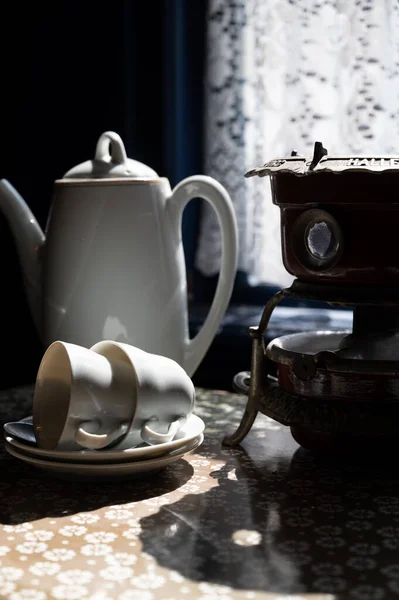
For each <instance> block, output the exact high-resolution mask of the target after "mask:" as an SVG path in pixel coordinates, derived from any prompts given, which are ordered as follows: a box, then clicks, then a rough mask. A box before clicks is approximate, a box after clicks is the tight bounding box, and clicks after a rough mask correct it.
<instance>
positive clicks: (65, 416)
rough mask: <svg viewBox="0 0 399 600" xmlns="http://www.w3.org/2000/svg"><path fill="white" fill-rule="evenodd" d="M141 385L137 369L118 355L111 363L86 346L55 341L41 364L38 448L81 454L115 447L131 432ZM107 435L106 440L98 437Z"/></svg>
mask: <svg viewBox="0 0 399 600" xmlns="http://www.w3.org/2000/svg"><path fill="white" fill-rule="evenodd" d="M119 355H120V358H122V357H123V358H124V353H123V352H122V351H120V352H119ZM135 386H136V383H135V374H134V372H133V369H132V368H131V366H130V365H129V364H127V363H126V361H125V360H118V352H117V351H115V352H114V353H113V360H112V359H111V360H108V359H107V358H106V357H105V356H102V355H101V354H99V353H96V352H92V351H91V350H88V349H87V348H83V347H82V346H77V345H75V344H70V343H65V342H61V341H56V342H53V343H52V344H51V345H50V346H49V347H48V348H47V350H46V352H45V354H44V356H43V358H42V361H41V363H40V367H39V370H38V374H37V378H36V385H35V392H34V398H33V426H34V430H35V436H36V440H37V444H38V446H39V447H40V448H43V449H46V450H54V449H55V448H57V449H59V450H61V449H62V450H81V449H82V447H84V448H92V449H97V448H103V447H104V446H105V445H108V444H111V443H112V442H114V441H115V440H117V439H118V438H120V437H121V436H123V435H124V434H126V433H127V431H128V430H129V426H130V423H131V420H132V418H133V415H134V413H135V402H136V400H135V389H136V387H135ZM103 432H106V433H107V435H106V440H105V438H104V437H103V436H102V437H101V436H100V437H98V436H97V437H93V435H92V434H94V433H103Z"/></svg>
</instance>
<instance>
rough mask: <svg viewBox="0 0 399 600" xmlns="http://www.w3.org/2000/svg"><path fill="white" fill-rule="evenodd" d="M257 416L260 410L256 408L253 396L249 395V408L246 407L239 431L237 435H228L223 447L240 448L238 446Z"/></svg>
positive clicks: (224, 439)
mask: <svg viewBox="0 0 399 600" xmlns="http://www.w3.org/2000/svg"><path fill="white" fill-rule="evenodd" d="M257 414H258V410H257V408H256V401H255V399H254V398H253V397H252V396H251V394H249V396H248V402H247V406H246V407H245V412H244V414H243V416H242V419H241V423H240V424H239V426H238V429H237V431H236V432H235V433H233V434H231V435H226V436H225V437H224V438H223V441H222V444H223V446H228V447H229V448H233V447H234V446H238V444H239V443H240V442H242V440H243V439H244V438H245V436H246V435H247V433H248V432H249V430H250V429H251V427H252V425H253V423H254V421H255V418H256V415H257Z"/></svg>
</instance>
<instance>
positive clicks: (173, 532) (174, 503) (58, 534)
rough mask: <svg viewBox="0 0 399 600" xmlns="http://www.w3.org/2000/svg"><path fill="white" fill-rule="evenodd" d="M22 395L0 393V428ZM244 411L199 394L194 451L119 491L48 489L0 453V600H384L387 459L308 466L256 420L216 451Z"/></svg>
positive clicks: (230, 398)
mask: <svg viewBox="0 0 399 600" xmlns="http://www.w3.org/2000/svg"><path fill="white" fill-rule="evenodd" d="M31 394H32V388H30V387H26V388H21V389H18V390H12V391H10V392H1V394H0V419H2V421H3V422H4V421H5V420H7V419H10V418H21V417H23V416H26V415H27V414H29V411H30V410H31ZM244 404H245V399H244V398H243V397H242V396H238V395H235V394H228V393H226V392H216V391H204V390H198V397H197V407H196V413H197V414H198V415H199V416H201V417H202V418H203V419H204V420H205V422H206V425H207V428H206V432H205V434H206V435H205V441H204V443H203V445H202V446H201V447H200V448H199V449H198V450H197V451H196V452H195V454H192V455H189V456H187V457H185V458H184V459H182V460H180V461H178V462H177V463H175V464H174V465H171V466H170V467H168V468H167V469H166V470H164V471H163V472H161V473H158V474H153V475H149V476H147V477H144V478H137V479H132V480H129V481H127V482H115V483H112V484H111V483H106V484H105V483H103V484H98V483H95V484H93V483H86V482H84V483H75V482H69V481H63V480H59V479H55V478H53V477H50V476H49V475H47V474H46V473H43V472H41V471H38V470H35V469H34V468H32V467H30V466H29V465H26V464H24V463H22V462H20V461H18V460H17V459H15V458H13V457H11V456H9V455H8V454H7V453H6V452H5V451H4V450H3V448H1V451H0V452H1V453H0V460H1V479H0V498H1V505H0V508H1V510H0V598H7V599H8V598H10V600H47V599H52V598H55V599H57V600H75V599H76V600H85V599H90V600H114V599H117V600H136V599H137V600H158V599H162V600H176V599H177V598H189V597H190V596H191V597H192V598H198V599H199V600H212V599H215V600H231V599H232V598H255V599H256V598H262V599H265V598H279V599H282V598H287V599H288V598H289V600H294V599H298V600H299V598H314V599H317V598H323V599H326V598H328V599H329V600H330V599H331V600H333V599H344V598H353V599H354V600H380V599H383V598H393V597H395V596H396V594H398V593H399V560H398V558H397V556H398V550H399V478H396V477H395V473H394V471H393V469H394V464H395V463H394V462H393V463H392V464H388V461H387V462H386V464H382V463H380V462H377V463H376V464H373V465H371V464H369V463H368V464H357V465H356V464H351V463H350V461H349V457H348V461H346V462H345V463H343V462H341V463H340V464H339V463H337V462H335V463H332V462H331V461H330V462H326V461H324V460H321V459H316V458H314V457H312V456H311V455H310V454H308V453H307V452H305V451H304V450H302V449H300V448H299V447H298V445H297V444H296V443H295V442H294V441H293V440H292V438H291V436H290V433H289V430H288V429H287V428H286V427H283V426H281V425H279V424H278V423H276V422H274V421H272V420H270V419H268V418H267V417H265V416H263V415H259V416H258V417H257V420H256V422H255V425H254V427H253V428H252V430H251V432H250V433H249V435H248V436H247V438H246V439H245V440H244V442H243V444H242V447H240V448H239V449H227V448H223V447H222V446H221V439H222V437H223V436H224V434H225V433H226V432H227V431H233V430H234V428H235V427H236V425H237V424H238V422H239V420H240V418H241V415H242V411H243V407H244ZM389 458H391V457H389Z"/></svg>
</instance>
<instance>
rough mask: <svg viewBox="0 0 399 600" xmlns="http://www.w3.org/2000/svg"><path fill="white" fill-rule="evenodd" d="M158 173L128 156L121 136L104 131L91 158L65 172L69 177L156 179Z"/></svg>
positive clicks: (65, 177)
mask: <svg viewBox="0 0 399 600" xmlns="http://www.w3.org/2000/svg"><path fill="white" fill-rule="evenodd" d="M158 177H159V176H158V174H157V173H156V172H155V171H154V170H153V169H151V168H150V167H148V166H147V165H145V164H144V163H141V162H139V161H137V160H133V159H131V158H128V157H127V155H126V150H125V146H124V144H123V141H122V139H121V137H120V136H119V135H118V134H117V133H115V132H114V131H105V132H104V133H103V134H102V135H101V136H100V137H99V139H98V142H97V146H96V153H95V157H94V159H93V160H87V161H86V162H83V163H81V164H79V165H77V166H75V167H73V168H72V169H70V170H69V171H67V173H65V175H64V176H63V180H70V179H110V178H111V179H117V178H119V179H120V178H125V179H158Z"/></svg>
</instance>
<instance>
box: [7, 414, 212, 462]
mask: <svg viewBox="0 0 399 600" xmlns="http://www.w3.org/2000/svg"><path fill="white" fill-rule="evenodd" d="M204 429H205V423H204V422H203V420H202V419H200V418H199V417H197V415H190V416H189V417H188V419H187V421H186V423H185V424H184V425H183V427H181V429H179V431H178V432H177V433H176V435H175V438H174V439H173V440H172V441H171V442H165V443H163V444H157V445H156V446H144V447H141V448H128V449H127V450H112V449H110V450H71V451H66V450H64V451H61V450H42V449H41V448H38V447H37V446H32V445H31V444H24V443H23V442H22V441H21V440H17V439H16V438H14V437H12V436H6V438H5V439H6V441H7V442H8V444H10V445H11V446H13V447H14V448H17V449H18V450H23V451H24V452H25V453H27V454H29V455H30V456H37V457H38V458H42V459H50V460H58V461H61V462H64V461H68V462H73V463H77V462H79V463H80V462H82V463H90V464H91V463H101V464H104V463H111V462H115V463H120V462H126V461H129V462H132V461H135V460H145V459H150V458H156V457H157V456H164V455H166V454H169V453H170V452H172V451H173V450H177V449H179V448H182V447H183V446H185V445H187V444H188V443H189V442H191V441H192V440H194V439H196V438H197V437H198V436H199V435H200V434H201V433H202V432H203V431H204Z"/></svg>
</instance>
